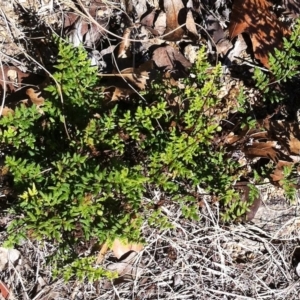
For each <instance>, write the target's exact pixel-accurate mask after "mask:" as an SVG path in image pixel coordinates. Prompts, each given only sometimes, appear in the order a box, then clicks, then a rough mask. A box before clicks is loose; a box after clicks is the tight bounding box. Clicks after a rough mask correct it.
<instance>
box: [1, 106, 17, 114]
mask: <svg viewBox="0 0 300 300" xmlns="http://www.w3.org/2000/svg"><path fill="white" fill-rule="evenodd" d="M14 113H15V112H14V110H13V109H11V108H9V107H7V106H4V107H3V110H2V116H8V115H9V114H11V115H13V114H14Z"/></svg>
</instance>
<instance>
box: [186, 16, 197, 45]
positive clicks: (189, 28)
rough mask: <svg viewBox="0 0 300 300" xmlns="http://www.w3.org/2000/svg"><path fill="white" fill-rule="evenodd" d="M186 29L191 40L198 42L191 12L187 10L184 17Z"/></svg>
mask: <svg viewBox="0 0 300 300" xmlns="http://www.w3.org/2000/svg"><path fill="white" fill-rule="evenodd" d="M186 29H187V31H188V34H189V35H190V36H191V38H192V39H193V40H199V34H198V31H197V27H196V24H195V20H194V17H193V12H192V11H191V10H189V11H188V13H187V15H186Z"/></svg>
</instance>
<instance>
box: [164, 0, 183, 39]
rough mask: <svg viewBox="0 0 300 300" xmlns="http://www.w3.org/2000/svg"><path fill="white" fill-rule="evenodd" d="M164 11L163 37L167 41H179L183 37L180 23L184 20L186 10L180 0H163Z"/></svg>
mask: <svg viewBox="0 0 300 300" xmlns="http://www.w3.org/2000/svg"><path fill="white" fill-rule="evenodd" d="M163 5H164V11H165V13H166V18H167V21H166V31H165V33H164V34H165V35H166V36H165V37H164V39H165V40H167V41H179V40H181V38H182V37H183V34H184V30H183V28H182V27H180V25H182V24H184V23H185V21H186V11H185V8H184V5H183V3H182V1H181V0H165V1H163Z"/></svg>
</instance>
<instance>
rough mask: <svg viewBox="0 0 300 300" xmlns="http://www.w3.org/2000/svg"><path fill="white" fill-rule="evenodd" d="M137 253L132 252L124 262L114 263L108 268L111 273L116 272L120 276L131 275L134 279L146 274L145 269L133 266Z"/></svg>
mask: <svg viewBox="0 0 300 300" xmlns="http://www.w3.org/2000/svg"><path fill="white" fill-rule="evenodd" d="M136 255H137V253H136V252H131V253H130V254H129V255H128V256H127V257H126V258H125V259H124V260H122V262H117V263H113V264H110V265H108V266H107V269H108V270H110V271H116V272H117V273H118V274H119V276H125V275H129V276H131V277H133V278H136V277H140V276H141V275H142V274H143V273H144V271H145V270H144V269H143V268H140V267H138V266H135V265H133V264H134V259H135V257H136Z"/></svg>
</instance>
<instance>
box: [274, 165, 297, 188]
mask: <svg viewBox="0 0 300 300" xmlns="http://www.w3.org/2000/svg"><path fill="white" fill-rule="evenodd" d="M293 164H294V162H290V161H283V160H280V161H278V163H277V165H276V169H275V170H274V171H273V173H272V174H271V178H272V180H273V182H274V183H276V184H279V185H280V181H281V180H282V179H284V174H283V168H284V167H288V166H292V165H293Z"/></svg>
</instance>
